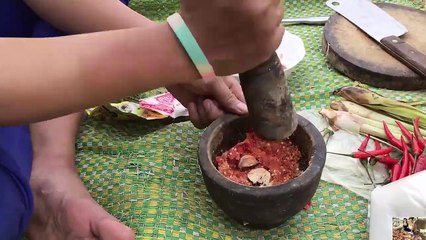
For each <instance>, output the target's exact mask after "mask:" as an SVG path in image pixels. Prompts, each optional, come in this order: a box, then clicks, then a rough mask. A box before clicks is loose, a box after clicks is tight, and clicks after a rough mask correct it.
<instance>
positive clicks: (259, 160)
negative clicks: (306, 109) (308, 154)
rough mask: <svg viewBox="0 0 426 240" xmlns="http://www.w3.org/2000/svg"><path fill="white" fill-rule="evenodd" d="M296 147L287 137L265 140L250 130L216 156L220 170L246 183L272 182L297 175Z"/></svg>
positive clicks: (259, 184)
mask: <svg viewBox="0 0 426 240" xmlns="http://www.w3.org/2000/svg"><path fill="white" fill-rule="evenodd" d="M300 158H301V153H300V151H299V149H298V148H297V147H296V146H295V145H293V143H292V142H291V141H290V140H288V139H285V140H282V141H267V140H264V139H261V138H260V137H258V136H256V134H255V133H254V132H253V130H250V131H249V132H248V133H247V134H246V138H245V139H244V141H242V142H240V143H238V144H236V145H235V146H234V147H232V148H231V149H229V150H228V151H226V152H224V153H223V154H222V155H220V156H217V157H216V166H217V168H218V170H219V172H220V173H221V174H222V175H224V176H225V177H227V178H228V179H230V180H232V181H234V182H237V183H240V184H243V185H247V186H271V185H277V184H281V183H285V182H287V181H289V180H291V179H293V178H295V177H297V176H299V175H300V173H301V171H300V170H299V160H300Z"/></svg>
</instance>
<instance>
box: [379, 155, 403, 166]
mask: <svg viewBox="0 0 426 240" xmlns="http://www.w3.org/2000/svg"><path fill="white" fill-rule="evenodd" d="M379 162H381V163H383V164H386V165H388V166H389V167H393V165H395V164H397V163H398V160H396V159H395V158H392V157H391V156H389V155H385V156H383V157H381V158H379Z"/></svg>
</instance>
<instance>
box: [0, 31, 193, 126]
mask: <svg viewBox="0 0 426 240" xmlns="http://www.w3.org/2000/svg"><path fill="white" fill-rule="evenodd" d="M0 49H2V56H8V57H7V58H0V66H1V67H0V93H1V94H0V112H1V113H2V114H1V115H0V125H5V124H19V123H28V122H34V121H41V120H46V119H51V118H54V117H58V116H63V115H66V114H69V113H73V112H77V111H80V110H83V109H85V108H87V107H92V106H96V105H98V104H102V103H105V102H109V101H113V100H116V99H119V98H122V97H125V96H129V95H133V94H136V93H139V92H143V91H147V90H150V89H154V88H157V87H161V86H169V85H174V84H177V83H187V82H189V81H191V80H193V79H197V78H199V76H198V73H197V71H196V69H195V68H194V66H193V65H192V63H191V62H190V60H189V58H188V57H187V55H186V53H185V52H184V50H183V49H182V47H181V46H180V45H179V43H178V41H177V40H176V38H175V36H174V34H173V32H172V30H171V29H170V28H169V27H168V26H167V25H166V24H158V25H155V26H154V27H150V28H144V29H126V30H118V31H111V32H101V33H94V34H85V35H74V36H68V37H61V38H50V39H0Z"/></svg>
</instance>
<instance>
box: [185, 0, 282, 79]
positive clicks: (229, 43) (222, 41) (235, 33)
mask: <svg viewBox="0 0 426 240" xmlns="http://www.w3.org/2000/svg"><path fill="white" fill-rule="evenodd" d="M180 14H181V16H182V18H183V19H184V21H185V22H186V24H187V25H188V27H189V29H190V30H191V32H192V34H193V35H194V37H195V39H196V40H197V42H198V43H199V45H200V47H201V49H202V50H203V52H204V54H205V55H206V57H207V59H208V60H209V62H210V64H211V65H212V66H213V68H214V70H215V72H216V74H217V75H221V76H226V75H230V74H234V73H241V72H244V71H247V70H249V69H252V68H253V67H255V66H257V65H258V64H261V63H263V62H264V61H266V60H267V59H268V58H269V57H271V56H272V54H273V53H274V51H275V50H276V49H277V48H278V46H279V44H280V43H281V40H282V37H283V35H284V27H283V26H282V25H281V19H282V15H283V5H282V1H281V0H232V1H229V0H181V10H180Z"/></svg>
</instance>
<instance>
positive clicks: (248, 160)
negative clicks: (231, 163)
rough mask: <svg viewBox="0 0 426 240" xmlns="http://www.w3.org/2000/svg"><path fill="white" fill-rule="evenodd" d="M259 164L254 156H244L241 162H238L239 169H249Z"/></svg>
mask: <svg viewBox="0 0 426 240" xmlns="http://www.w3.org/2000/svg"><path fill="white" fill-rule="evenodd" d="M258 163H259V162H258V161H257V159H256V158H255V157H253V156H252V155H244V156H242V157H241V158H240V161H239V162H238V168H239V169H241V168H248V167H253V166H256V165H257V164H258Z"/></svg>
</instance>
